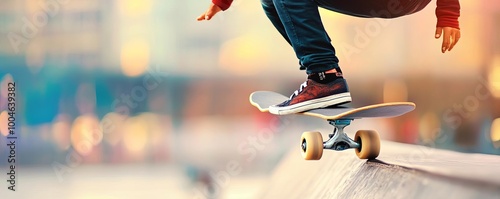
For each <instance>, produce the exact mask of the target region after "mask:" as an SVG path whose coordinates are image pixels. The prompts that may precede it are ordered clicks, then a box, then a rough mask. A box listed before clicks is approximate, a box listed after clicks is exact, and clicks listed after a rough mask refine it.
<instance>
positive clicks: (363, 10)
mask: <svg viewBox="0 0 500 199" xmlns="http://www.w3.org/2000/svg"><path fill="white" fill-rule="evenodd" d="M261 2H262V7H263V8H264V12H265V13H266V15H267V17H268V18H269V20H271V22H272V24H273V25H274V27H275V28H276V29H277V30H278V32H279V33H280V34H281V35H282V36H283V37H284V38H285V40H286V41H287V42H288V43H289V44H290V45H291V46H292V47H293V50H294V51H295V54H296V56H297V58H298V59H299V63H300V69H301V70H306V73H307V74H313V73H319V72H324V71H327V70H331V69H334V68H337V69H339V70H340V68H339V64H338V63H339V59H338V58H337V56H336V55H335V48H334V47H333V45H332V44H331V40H330V37H329V36H328V34H327V33H326V31H325V28H324V26H323V23H322V21H321V18H320V14H319V10H318V7H322V8H325V9H327V10H331V11H334V12H338V13H342V14H347V15H351V16H356V17H377V18H396V17H400V16H404V15H408V14H412V13H415V12H418V11H420V10H422V9H423V8H424V7H425V6H427V4H429V2H430V0H261Z"/></svg>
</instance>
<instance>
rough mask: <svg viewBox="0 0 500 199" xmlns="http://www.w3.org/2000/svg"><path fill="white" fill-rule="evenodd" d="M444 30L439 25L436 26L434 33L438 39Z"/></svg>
mask: <svg viewBox="0 0 500 199" xmlns="http://www.w3.org/2000/svg"><path fill="white" fill-rule="evenodd" d="M442 32H443V28H441V27H437V28H436V34H435V35H434V37H436V39H438V38H439V37H441V33H442Z"/></svg>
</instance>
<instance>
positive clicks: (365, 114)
mask: <svg viewBox="0 0 500 199" xmlns="http://www.w3.org/2000/svg"><path fill="white" fill-rule="evenodd" d="M287 99H288V97H286V96H284V95H282V94H279V93H276V92H271V91H256V92H253V93H252V94H251V95H250V103H251V104H252V105H253V106H255V107H257V108H258V109H259V110H260V111H261V112H269V106H271V105H275V104H279V103H281V102H283V101H285V100H287ZM413 109H415V104H414V103H412V102H390V103H381V104H373V105H368V106H362V107H359V108H351V107H345V106H337V107H328V108H320V109H313V110H309V111H305V112H301V113H297V114H302V115H309V116H314V117H319V118H322V119H325V120H338V119H360V118H372V117H396V116H400V115H403V114H405V113H407V112H410V111H412V110H413Z"/></svg>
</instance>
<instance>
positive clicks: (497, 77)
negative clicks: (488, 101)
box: [488, 55, 500, 98]
mask: <svg viewBox="0 0 500 199" xmlns="http://www.w3.org/2000/svg"><path fill="white" fill-rule="evenodd" d="M488 74H489V75H488V83H489V86H490V90H491V93H492V94H493V96H495V97H497V98H500V55H497V56H495V58H493V61H492V62H491V66H490V71H489V73H488Z"/></svg>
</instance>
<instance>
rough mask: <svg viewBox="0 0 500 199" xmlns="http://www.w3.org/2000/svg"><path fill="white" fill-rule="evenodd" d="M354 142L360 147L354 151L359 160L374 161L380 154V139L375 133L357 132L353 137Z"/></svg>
mask: <svg viewBox="0 0 500 199" xmlns="http://www.w3.org/2000/svg"><path fill="white" fill-rule="evenodd" d="M354 141H355V142H357V143H358V144H359V145H360V147H359V148H356V149H355V152H356V155H357V156H358V158H359V159H369V160H371V159H375V158H376V157H378V155H379V153H380V137H379V135H378V133H377V131H372V130H359V131H357V132H356V135H355V136H354Z"/></svg>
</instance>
